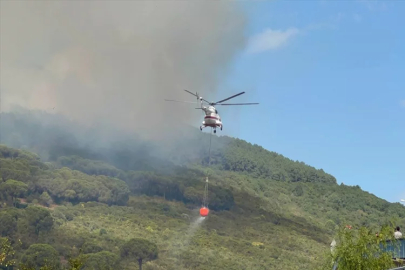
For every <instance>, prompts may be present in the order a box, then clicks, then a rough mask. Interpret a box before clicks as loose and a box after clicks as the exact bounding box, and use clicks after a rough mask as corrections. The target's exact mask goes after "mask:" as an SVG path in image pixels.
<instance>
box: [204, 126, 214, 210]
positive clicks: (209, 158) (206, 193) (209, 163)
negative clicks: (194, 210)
mask: <svg viewBox="0 0 405 270" xmlns="http://www.w3.org/2000/svg"><path fill="white" fill-rule="evenodd" d="M211 142H212V128H211V132H210V147H209V148H208V168H209V167H210V165H211ZM208 175H209V169H207V172H206V175H205V188H204V197H203V207H207V208H208Z"/></svg>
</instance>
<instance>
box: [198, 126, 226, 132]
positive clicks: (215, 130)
mask: <svg viewBox="0 0 405 270" xmlns="http://www.w3.org/2000/svg"><path fill="white" fill-rule="evenodd" d="M206 127H207V126H200V130H201V131H202V130H203V128H206ZM212 128H213V129H214V133H217V128H216V127H212ZM221 130H222V126H221Z"/></svg>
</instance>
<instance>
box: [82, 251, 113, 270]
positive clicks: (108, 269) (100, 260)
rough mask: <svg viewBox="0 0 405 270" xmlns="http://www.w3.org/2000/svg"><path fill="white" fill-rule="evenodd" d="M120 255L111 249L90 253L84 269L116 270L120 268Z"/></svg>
mask: <svg viewBox="0 0 405 270" xmlns="http://www.w3.org/2000/svg"><path fill="white" fill-rule="evenodd" d="M118 259H119V257H118V255H116V254H114V253H111V252H109V251H101V252H98V253H92V254H89V255H88V258H87V261H86V264H85V265H84V268H83V269H84V270H86V269H92V270H114V269H119V267H118V264H119V260H118Z"/></svg>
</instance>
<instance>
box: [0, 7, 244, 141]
mask: <svg viewBox="0 0 405 270" xmlns="http://www.w3.org/2000/svg"><path fill="white" fill-rule="evenodd" d="M237 5H238V3H236V2H231V1H194V0H193V1H2V2H1V14H0V15H1V16H0V18H1V22H0V27H1V29H0V30H1V33H0V34H1V36H0V42H1V43H0V48H1V52H0V53H1V55H0V56H1V57H0V64H1V67H0V68H1V73H0V87H1V91H2V93H1V94H2V108H3V110H8V109H10V106H11V105H12V104H18V105H20V106H23V107H26V108H29V109H42V110H47V111H51V112H52V111H55V112H58V113H62V114H64V115H67V116H68V117H70V118H71V119H72V120H75V121H80V122H81V123H84V124H86V125H89V124H90V125H95V124H100V123H102V124H103V125H106V124H113V125H117V126H118V127H120V128H127V129H130V130H136V131H145V132H147V133H148V134H149V135H151V134H155V135H156V134H159V133H160V132H162V131H164V130H166V129H173V128H176V127H177V126H178V125H177V124H179V123H188V124H192V125H194V126H198V125H199V124H200V121H201V116H202V115H201V111H198V110H195V109H194V107H195V105H193V104H191V105H189V104H180V103H169V102H164V98H168V99H178V100H188V101H194V100H195V98H194V97H193V96H191V95H189V94H187V93H185V92H184V91H183V89H188V90H190V91H192V92H195V91H198V92H199V93H201V94H202V95H203V96H204V97H206V96H207V97H208V96H210V95H213V94H214V92H215V91H217V90H218V89H217V88H218V85H219V83H220V81H221V80H223V78H224V77H225V76H226V74H227V71H228V68H229V66H230V63H231V61H232V59H233V57H234V56H235V54H237V53H238V52H239V51H240V50H242V49H243V48H244V46H245V40H246V39H245V17H244V14H243V13H241V11H240V10H239V9H238V6H237ZM195 121H197V122H195Z"/></svg>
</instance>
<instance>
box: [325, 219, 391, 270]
mask: <svg viewBox="0 0 405 270" xmlns="http://www.w3.org/2000/svg"><path fill="white" fill-rule="evenodd" d="M392 227H393V225H392V224H391V225H390V226H387V225H385V226H382V227H381V229H380V230H379V232H378V233H377V234H376V232H375V231H374V230H371V229H370V228H367V227H364V226H363V227H360V228H359V229H358V230H357V229H349V228H347V227H341V228H340V229H339V231H338V233H337V239H336V243H337V245H336V246H335V247H332V248H331V252H330V253H329V255H328V256H327V260H326V263H325V266H324V269H325V270H326V269H332V267H333V265H334V264H335V263H337V264H338V269H339V270H369V269H375V270H388V269H391V268H394V266H395V265H394V263H393V261H392V254H391V253H390V252H388V251H386V250H385V248H386V247H387V241H391V242H395V238H394V234H393V230H392Z"/></svg>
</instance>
